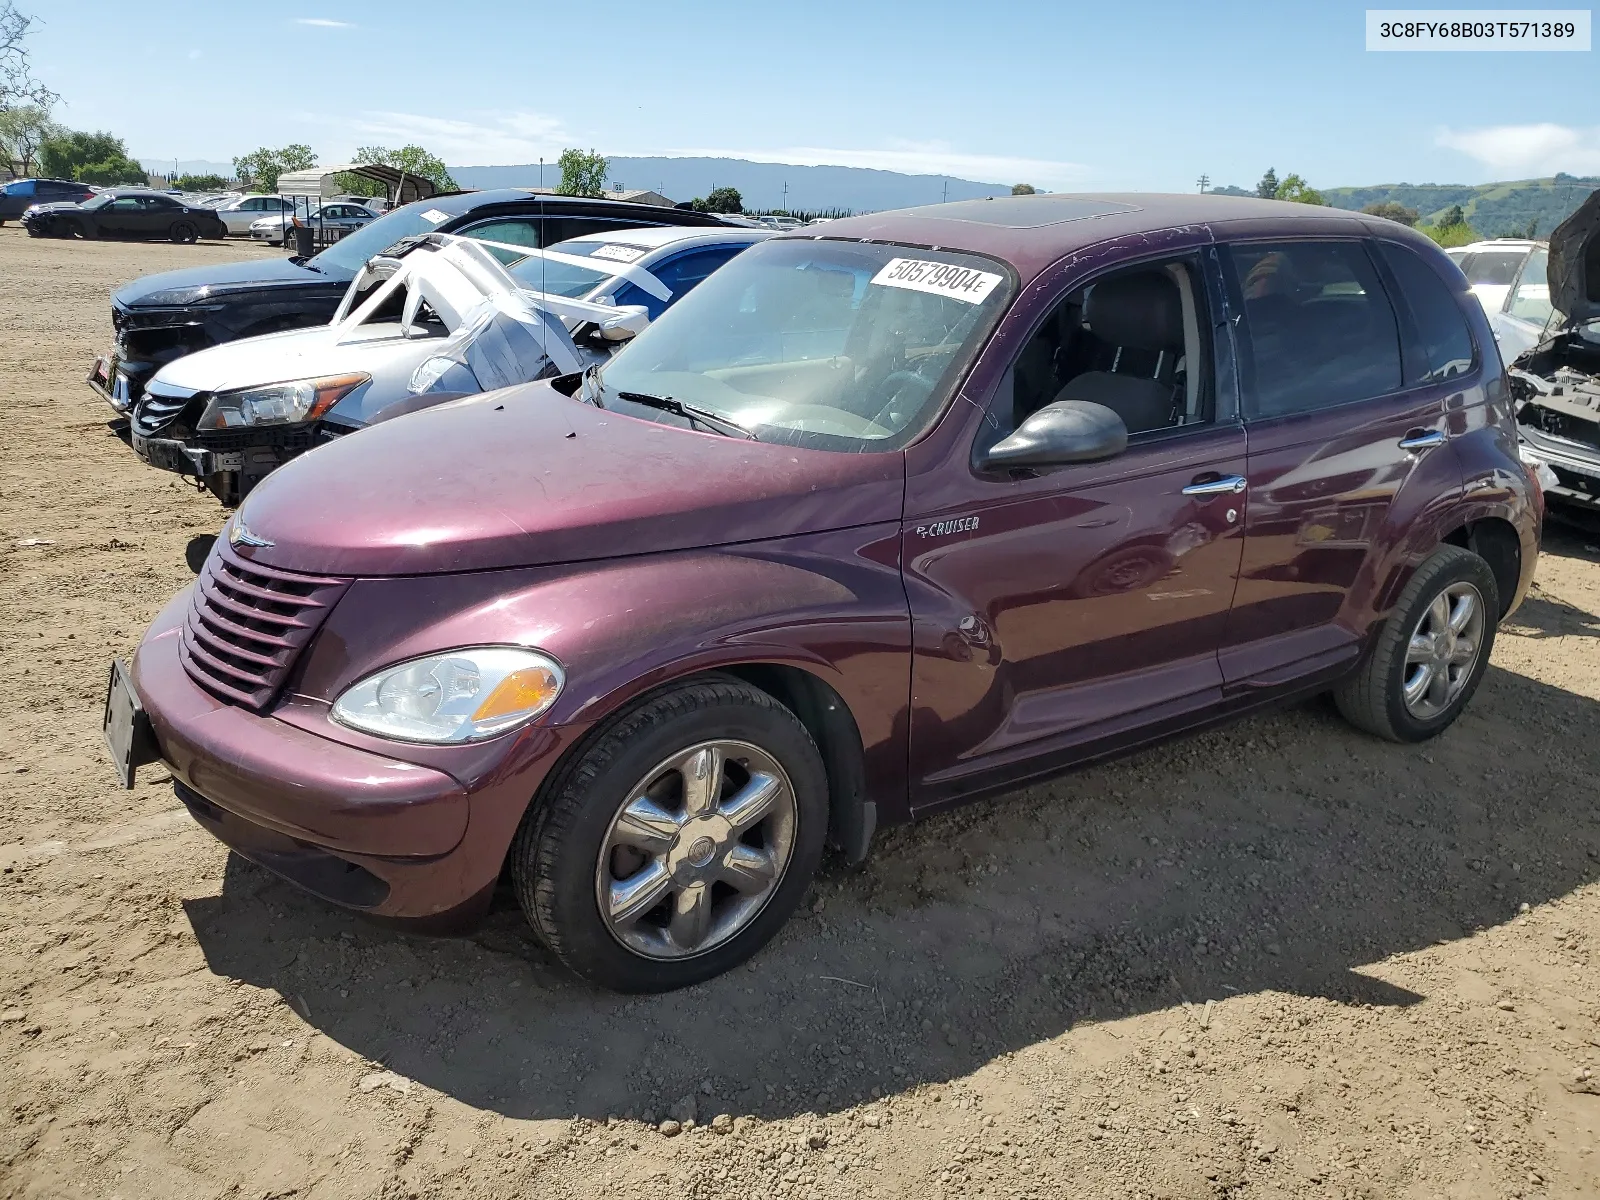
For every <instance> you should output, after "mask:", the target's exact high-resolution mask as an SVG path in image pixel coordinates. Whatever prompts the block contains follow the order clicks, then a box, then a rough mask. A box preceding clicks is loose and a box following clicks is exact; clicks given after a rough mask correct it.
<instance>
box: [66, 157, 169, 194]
mask: <svg viewBox="0 0 1600 1200" xmlns="http://www.w3.org/2000/svg"><path fill="white" fill-rule="evenodd" d="M72 177H73V178H74V179H76V180H77V181H78V182H79V183H92V184H95V185H96V186H98V187H111V186H113V185H115V184H119V183H147V182H149V179H150V175H149V172H147V171H146V170H145V169H144V167H143V166H142V165H140V164H139V163H137V162H135V161H134V160H133V159H131V158H129V157H128V156H127V155H125V154H114V155H112V156H111V157H110V158H107V159H103V160H102V161H100V162H94V163H84V164H83V166H81V167H79V168H77V170H75V171H73V173H72Z"/></svg>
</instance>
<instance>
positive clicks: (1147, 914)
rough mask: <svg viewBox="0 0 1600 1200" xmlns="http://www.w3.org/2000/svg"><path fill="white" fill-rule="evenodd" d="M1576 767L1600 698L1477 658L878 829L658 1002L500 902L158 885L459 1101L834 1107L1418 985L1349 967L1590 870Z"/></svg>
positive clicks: (1596, 755) (1397, 1000) (233, 955)
mask: <svg viewBox="0 0 1600 1200" xmlns="http://www.w3.org/2000/svg"><path fill="white" fill-rule="evenodd" d="M1491 723H1492V724H1493V725H1494V726H1498V727H1500V728H1501V729H1504V727H1506V726H1508V725H1509V726H1512V727H1513V728H1514V729H1515V730H1516V732H1517V737H1516V739H1515V741H1514V742H1513V743H1512V746H1513V749H1512V752H1511V753H1510V754H1509V755H1508V754H1507V752H1506V748H1505V747H1506V744H1507V739H1506V738H1504V737H1499V738H1495V737H1491V736H1488V735H1489V731H1490V726H1491ZM1597 770H1600V705H1597V704H1596V703H1595V702H1594V701H1591V700H1589V699H1587V698H1584V697H1580V696H1577V695H1574V694H1572V693H1569V692H1566V691H1562V690H1560V689H1556V688H1552V687H1549V686H1547V685H1544V684H1541V683H1537V682H1535V681H1532V680H1530V679H1527V678H1525V677H1523V676H1520V675H1515V674H1511V673H1509V672H1506V671H1502V670H1499V669H1495V668H1492V669H1491V670H1490V671H1489V672H1488V674H1487V675H1486V676H1485V679H1484V683H1483V686H1482V688H1481V689H1480V692H1479V695H1478V697H1477V698H1476V701H1475V703H1474V705H1473V706H1472V708H1471V709H1469V711H1468V712H1467V714H1466V715H1465V716H1464V717H1463V718H1462V719H1461V721H1460V722H1458V723H1457V725H1456V726H1455V727H1454V728H1452V729H1451V730H1450V731H1449V732H1447V733H1446V734H1445V735H1444V736H1443V737H1442V738H1440V739H1438V740H1436V741H1434V742H1431V743H1428V744H1425V745H1422V746H1394V745H1390V744H1388V743H1385V742H1380V741H1376V740H1374V739H1371V738H1368V737H1365V736H1363V735H1361V734H1358V733H1356V732H1354V731H1353V730H1351V729H1350V728H1349V727H1347V726H1346V725H1344V724H1343V723H1342V722H1341V721H1340V719H1339V718H1338V716H1337V715H1336V713H1335V712H1334V711H1333V709H1332V707H1331V705H1330V704H1327V703H1326V702H1315V703H1311V704H1308V705H1304V706H1302V707H1299V708H1296V709H1292V710H1288V711H1284V712H1279V713H1273V714H1270V715H1265V716H1260V717H1256V718H1254V719H1251V720H1248V721H1245V722H1242V723H1240V724H1237V725H1234V726H1231V727H1229V728H1227V729H1224V730H1220V731H1216V732H1212V733H1208V734H1204V735H1200V736H1197V737H1192V738H1187V739H1183V740H1181V741H1177V742H1173V743H1170V744H1168V745H1166V746H1164V747H1159V748H1157V749H1154V750H1150V751H1146V752H1144V753H1142V754H1140V755H1138V756H1135V757H1133V758H1131V759H1126V760H1123V761H1121V762H1120V763H1115V764H1107V765H1103V766H1099V767H1095V768H1091V769H1088V770H1084V771H1081V772H1078V773H1076V774H1073V775H1069V776H1066V777H1064V778H1062V779H1059V780H1057V781H1054V782H1052V783H1050V784H1047V785H1041V786H1037V787H1034V788H1031V789H1027V790H1024V791H1020V792H1017V793H1013V794H1011V795H1009V796H1006V797H1003V798H1001V799H999V800H995V801H991V802H982V803H978V804H975V805H972V806H969V807H967V808H965V809H962V810H960V811H957V812H953V813H948V814H945V815H941V816H938V817H935V818H932V819H930V820H928V821H925V822H921V823H919V824H917V825H915V826H912V827H909V828H905V829H898V830H891V831H889V832H888V833H887V834H885V835H883V836H881V837H880V839H879V841H878V843H877V844H876V846H875V848H874V853H873V856H872V858H871V860H870V862H869V864H868V866H867V867H866V869H865V870H862V871H859V872H853V871H848V870H845V869H843V868H842V867H838V866H833V867H830V868H828V869H827V870H825V871H824V873H823V876H822V878H821V879H819V881H818V883H817V884H816V886H815V887H814V889H813V892H812V894H811V896H810V897H808V899H807V901H806V905H805V907H804V908H803V909H802V910H801V912H800V913H799V914H797V916H796V917H795V918H794V919H793V920H792V921H791V922H790V923H789V925H788V926H787V927H786V929H785V930H784V932H783V933H782V934H781V935H780V936H779V938H778V939H777V940H776V941H775V942H774V943H773V944H772V945H771V946H769V947H768V948H767V949H766V950H765V951H764V952H763V953H761V954H760V955H758V956H757V957H756V959H755V960H754V962H753V963H751V964H749V965H748V966H746V967H743V968H740V969H738V970H736V971H733V972H731V973H730V974H728V975H725V976H723V977H721V978H719V979H716V980H713V981H711V982H709V983H707V984H704V985H701V986H699V987H695V988H691V989H687V990H685V991H681V992H678V993H674V994H670V995H666V996H650V997H625V996H617V995H611V994H608V993H604V992H599V991H597V990H595V989H593V988H590V987H588V986H586V985H584V984H582V983H580V982H578V981H576V980H575V979H573V978H572V977H571V976H569V975H568V974H567V973H566V972H565V971H564V970H563V969H562V968H561V967H560V965H559V964H558V963H556V962H555V961H554V959H553V958H551V957H550V956H549V955H548V954H547V953H546V952H544V951H543V950H542V949H541V948H540V947H539V946H538V945H537V944H536V943H535V942H534V940H533V938H532V937H531V935H530V934H529V933H528V931H527V927H526V925H525V924H523V922H522V920H521V917H520V914H519V913H517V912H516V911H515V908H514V906H509V907H507V906H504V905H502V906H500V907H499V908H498V909H497V911H496V912H495V913H494V914H493V915H492V916H491V918H490V919H489V921H488V923H487V925H486V926H485V927H484V928H483V929H482V930H481V931H480V932H478V933H477V934H476V935H475V936H474V937H472V938H470V939H429V938H423V937H418V936H411V935H406V934H401V933H395V932H391V931H389V930H386V929H383V928H378V927H375V926H374V925H372V924H370V923H367V922H364V921H362V920H361V919H359V918H356V917H353V916H350V915H347V914H344V913H341V912H338V911H336V910H334V909H332V908H330V907H328V906H325V905H323V904H321V903H320V902H318V901H315V900H313V899H310V898H307V897H305V896H304V895H302V894H300V893H299V892H297V891H296V890H294V889H293V888H291V887H289V886H288V885H287V884H284V883H282V882H280V881H278V880H277V879H276V878H275V877H273V876H272V875H270V874H269V873H267V872H265V871H263V870H261V869H259V868H257V867H255V866H252V865H251V864H249V863H247V862H244V861H243V860H240V859H238V858H237V857H234V858H232V859H231V860H230V863H229V866H228V869H227V871H226V873H225V878H224V881H223V885H222V888H221V894H220V895H219V896H217V897H215V898H207V899H197V900H190V901H186V902H185V908H186V909H187V912H188V916H189V919H190V921H191V923H192V925H193V928H194V931H195V934H196V936H197V937H198V939H199V943H200V946H201V947H202V949H203V952H204V954H205V957H206V960H207V963H208V965H209V966H210V968H211V969H212V970H213V971H214V972H216V973H217V974H218V975H222V976H228V977H233V978H237V979H241V980H245V981H248V982H250V983H253V984H256V985H259V986H261V987H265V988H272V989H276V990H277V991H278V992H279V993H281V994H282V995H283V996H284V997H285V999H286V1000H287V1001H288V1002H289V1003H290V1004H291V1005H292V1006H294V1007H295V1008H296V1010H297V1011H299V1012H300V1013H301V1014H302V1016H304V1017H305V1018H306V1019H307V1020H308V1021H309V1023H310V1024H311V1025H312V1026H313V1027H315V1028H316V1029H318V1030H320V1031H322V1032H323V1033H325V1034H326V1035H327V1036H328V1037H330V1038H332V1039H334V1040H335V1041H337V1042H339V1043H341V1044H343V1045H344V1046H346V1047H349V1048H350V1049H352V1050H354V1051H356V1052H358V1053H360V1054H362V1055H364V1056H366V1057H367V1058H369V1059H372V1060H375V1061H379V1062H382V1063H384V1064H385V1065H386V1066H387V1067H389V1068H390V1069H392V1070H394V1071H397V1072H399V1073H401V1074H403V1075H405V1076H408V1077H411V1078H414V1079H416V1080H418V1081H420V1082H422V1083H424V1084H426V1085H428V1086H429V1087H432V1088H436V1089H438V1090H440V1091H442V1092H445V1093H447V1094H449V1095H451V1096H453V1097H455V1098H457V1099H459V1100H461V1101H462V1102H464V1103H467V1104H470V1105H473V1106H476V1107H479V1108H483V1109H485V1110H491V1111H494V1112H498V1113H501V1114H504V1115H506V1116H510V1117H517V1118H554V1117H570V1116H572V1115H574V1114H582V1115H585V1116H590V1117H595V1118H603V1117H605V1116H607V1115H627V1114H630V1113H631V1114H633V1115H635V1116H641V1117H642V1116H645V1115H650V1116H653V1117H656V1118H659V1117H661V1116H663V1115H665V1113H666V1110H667V1109H668V1108H669V1107H672V1106H674V1105H677V1104H679V1103H681V1100H682V1098H683V1097H685V1096H689V1097H693V1098H694V1100H695V1104H696V1111H697V1113H698V1116H699V1119H700V1120H701V1121H704V1120H706V1119H708V1118H709V1116H711V1115H715V1114H716V1113H721V1112H727V1113H731V1114H733V1115H736V1116H737V1115H743V1114H750V1115H755V1116H759V1117H764V1118H775V1117H786V1116H791V1115H794V1114H797V1113H802V1112H816V1113H829V1112H834V1111H837V1110H839V1109H842V1108H845V1107H848V1106H850V1105H853V1104H855V1103H858V1102H861V1101H863V1100H865V1099H867V1098H868V1097H870V1096H873V1095H876V1094H880V1093H881V1094H891V1093H894V1092H897V1091H901V1090H904V1089H907V1088H910V1087H912V1086H915V1085H916V1084H918V1083H921V1082H941V1083H942V1082H944V1081H948V1080H953V1079H957V1078H960V1077H962V1076H965V1075H967V1074H969V1073H971V1072H972V1071H974V1070H975V1069H977V1068H978V1067H980V1066H982V1065H983V1064H984V1063H986V1062H988V1061H990V1060H991V1059H993V1058H994V1057H996V1056H997V1055H1000V1054H1003V1053H1006V1052H1009V1051H1015V1050H1018V1049H1021V1048H1024V1047H1027V1046H1029V1045H1032V1044H1034V1043H1036V1042H1038V1041H1040V1040H1042V1039H1047V1038H1051V1037H1054V1036H1057V1035H1059V1034H1061V1033H1063V1032H1065V1031H1067V1030H1070V1029H1073V1028H1074V1027H1078V1026H1082V1025H1083V1024H1084V1023H1086V1022H1093V1021H1097V1020H1104V1019H1109V1018H1113V1017H1116V1016H1119V1015H1126V1014H1133V1013H1140V1012H1147V1011H1151V1010H1155V1009H1164V1008H1171V1007H1173V1006H1176V1005H1179V1004H1180V1003H1182V1002H1183V1001H1189V1002H1193V1003H1195V1004H1199V1003H1201V1002H1204V1001H1205V1000H1208V999H1217V1000H1221V999H1224V998H1226V997H1229V996H1233V995H1238V994H1240V993H1251V992H1259V991H1263V990H1277V991H1281V992H1287V993H1296V994H1300V995H1305V996H1319V997H1325V998H1327V999H1329V1000H1332V1001H1335V1002H1339V1003H1345V1004H1357V1003H1368V1004H1374V1005H1408V1004H1412V1003H1415V1002H1416V1001H1417V1000H1418V999H1419V998H1420V997H1419V996H1418V995H1416V994H1415V993H1413V992H1410V991H1407V990H1406V989H1404V988H1401V987H1397V986H1393V985H1391V984H1389V983H1386V982H1384V981H1383V980H1382V979H1381V978H1379V977H1378V975H1379V974H1380V973H1381V972H1379V971H1375V970H1373V969H1371V968H1370V966H1369V965H1370V964H1375V963H1379V962H1380V961H1381V960H1383V959H1384V958H1386V957H1387V956H1390V955H1394V954H1403V953H1405V952H1408V951H1413V950H1417V949H1419V948H1423V947H1427V946H1429V945H1432V944H1435V943H1438V942H1442V941H1452V940H1455V939H1461V938H1465V937H1469V936H1471V935H1472V933H1473V932H1474V931H1475V930H1477V929H1480V928H1485V927H1488V926H1491V925H1494V924H1497V923H1500V922H1504V921H1506V920H1509V919H1511V918H1512V917H1513V916H1514V915H1515V914H1516V913H1517V911H1518V906H1519V905H1520V904H1522V903H1528V904H1539V903H1541V902H1543V901H1547V900H1550V899H1552V898H1555V897H1559V896H1563V895H1565V894H1567V893H1569V892H1571V891H1572V890H1573V889H1575V888H1578V887H1580V886H1582V885H1584V884H1587V883H1589V882H1592V881H1593V880H1595V879H1596V878H1597V877H1600V818H1597V816H1596V811H1595V809H1594V807H1593V805H1592V804H1591V802H1590V797H1591V795H1592V787H1591V781H1592V780H1593V778H1594V777H1595V773H1596V771H1597ZM1513 779H1514V780H1515V781H1516V783H1515V786H1510V784H1509V783H1508V781H1510V780H1513ZM1177 1020H1178V1021H1179V1022H1180V1023H1182V1024H1184V1025H1185V1027H1186V1028H1188V1027H1189V1026H1188V1023H1187V1022H1184V1021H1183V1018H1182V1017H1178V1018H1177ZM1106 1044H1107V1045H1112V1044H1113V1043H1110V1042H1107V1043H1106ZM1125 1052H1126V1053H1130V1054H1131V1053H1135V1052H1136V1051H1134V1050H1132V1049H1129V1050H1127V1051H1125ZM1137 1053H1141V1054H1142V1053H1145V1051H1143V1050H1140V1051H1137ZM1148 1065H1149V1067H1150V1068H1151V1069H1154V1067H1155V1064H1154V1063H1153V1062H1152V1063H1150V1064H1148Z"/></svg>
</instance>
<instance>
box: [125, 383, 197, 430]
mask: <svg viewBox="0 0 1600 1200" xmlns="http://www.w3.org/2000/svg"><path fill="white" fill-rule="evenodd" d="M196 395H197V393H195V392H188V391H181V390H179V389H177V388H171V387H167V386H165V385H162V384H154V383H152V384H147V385H146V386H145V389H144V395H143V396H142V397H141V398H140V400H139V403H138V405H137V406H136V407H135V408H134V410H133V427H134V428H135V429H136V430H138V431H139V432H140V433H141V434H143V435H144V436H146V437H149V436H150V435H151V434H153V433H157V432H159V431H160V430H162V429H165V428H166V427H167V426H168V425H170V424H172V422H173V421H174V420H176V419H177V417H178V414H179V413H181V412H182V411H183V410H184V408H185V407H186V406H187V405H188V403H189V401H191V400H193V399H194V398H195V396H196Z"/></svg>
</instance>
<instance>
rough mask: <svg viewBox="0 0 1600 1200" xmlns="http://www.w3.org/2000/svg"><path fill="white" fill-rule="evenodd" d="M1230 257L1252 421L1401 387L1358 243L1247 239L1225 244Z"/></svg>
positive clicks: (1396, 349)
mask: <svg viewBox="0 0 1600 1200" xmlns="http://www.w3.org/2000/svg"><path fill="white" fill-rule="evenodd" d="M1231 257H1232V259H1233V273H1234V278H1233V280H1232V281H1231V282H1232V284H1233V285H1234V289H1236V290H1235V295H1234V298H1235V301H1236V302H1237V303H1241V304H1242V306H1243V309H1244V316H1245V330H1246V337H1245V339H1244V340H1245V342H1246V345H1245V346H1244V348H1243V349H1244V364H1243V365H1244V380H1245V391H1246V403H1247V407H1248V411H1249V412H1250V414H1251V415H1252V416H1257V417H1276V416H1282V415H1284V414H1286V413H1297V412H1310V411H1314V410H1316V409H1320V408H1328V407H1331V406H1333V405H1336V404H1348V403H1350V402H1351V401H1353V400H1365V399H1367V398H1369V397H1372V396H1382V395H1385V394H1386V393H1389V392H1392V391H1395V390H1397V389H1398V388H1399V387H1400V385H1401V370H1400V334H1399V330H1398V327H1397V326H1396V324H1395V317H1394V309H1393V308H1392V307H1391V306H1390V304H1389V298H1388V296H1387V295H1386V294H1385V293H1384V290H1383V286H1382V284H1381V283H1380V282H1379V280H1378V273H1377V270H1376V268H1375V267H1374V266H1373V265H1372V260H1371V259H1369V258H1368V257H1367V253H1366V250H1365V249H1363V248H1362V246H1361V245H1360V244H1359V243H1357V242H1343V241H1338V242H1335V241H1328V242H1310V241H1307V242H1251V243H1248V244H1243V245H1235V246H1234V247H1232V252H1231Z"/></svg>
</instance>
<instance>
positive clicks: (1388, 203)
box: [1361, 200, 1418, 226]
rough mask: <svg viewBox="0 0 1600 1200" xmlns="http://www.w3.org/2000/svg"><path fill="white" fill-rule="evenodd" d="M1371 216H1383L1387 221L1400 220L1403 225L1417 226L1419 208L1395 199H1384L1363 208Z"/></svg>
mask: <svg viewBox="0 0 1600 1200" xmlns="http://www.w3.org/2000/svg"><path fill="white" fill-rule="evenodd" d="M1361 211H1362V212H1364V213H1366V214H1367V216H1369V217H1382V218H1383V219H1384V220H1386V221H1398V222H1400V224H1402V225H1411V226H1415V225H1416V223H1417V216H1418V213H1417V210H1416V209H1414V208H1407V207H1406V206H1405V205H1404V204H1400V203H1397V202H1396V201H1394V200H1383V201H1380V202H1379V203H1377V204H1369V205H1367V206H1366V207H1365V208H1363V209H1362V210H1361Z"/></svg>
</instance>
